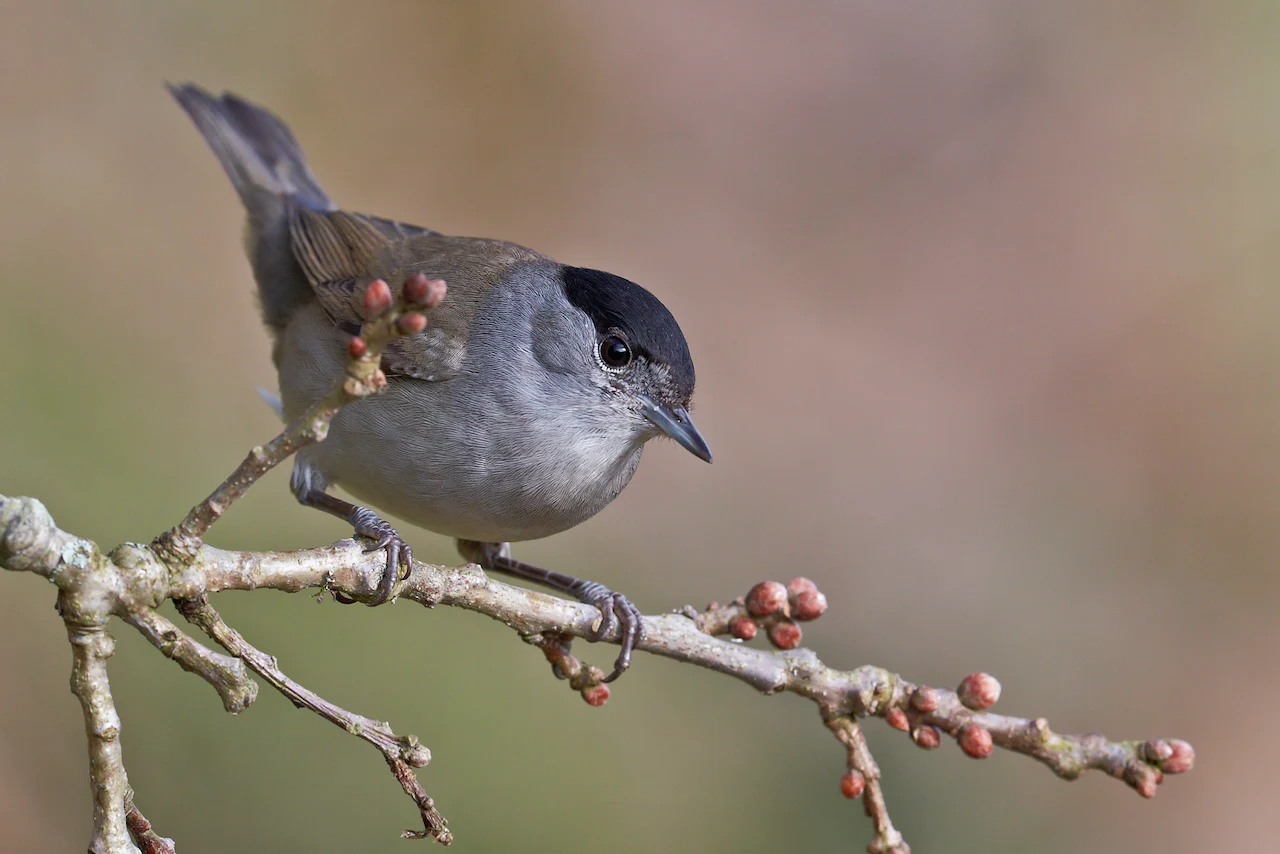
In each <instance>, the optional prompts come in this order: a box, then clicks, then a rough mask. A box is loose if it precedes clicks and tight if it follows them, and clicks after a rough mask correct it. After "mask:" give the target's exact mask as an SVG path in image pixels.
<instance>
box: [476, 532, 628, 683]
mask: <svg viewBox="0 0 1280 854" xmlns="http://www.w3.org/2000/svg"><path fill="white" fill-rule="evenodd" d="M458 552H459V553H460V554H461V555H462V556H463V557H464V558H466V559H467V560H470V561H474V562H475V563H478V564H480V566H481V567H482V568H484V569H487V570H490V571H493V572H502V573H506V574H507V575H513V576H515V577H516V578H521V579H524V580H525V581H533V582H536V583H538V584H541V585H543V586H544V587H550V588H551V589H552V590H557V591H559V592H561V593H565V594H568V595H570V596H573V597H574V598H576V599H577V600H578V601H579V602H585V603H586V604H588V605H594V606H595V607H596V608H599V609H600V623H599V625H598V626H597V627H595V628H593V629H592V630H591V633H590V634H589V635H587V640H589V641H591V642H592V643H595V642H596V641H599V640H602V639H604V638H606V637H608V636H609V635H610V634H612V633H613V630H614V628H615V627H618V628H620V631H621V635H622V639H621V644H622V651H621V652H620V653H619V654H618V660H617V661H615V662H614V664H613V672H612V673H610V674H609V675H608V676H607V677H605V680H604V681H606V682H612V681H613V680H615V679H617V678H618V677H619V676H621V675H622V673H623V671H625V670H626V669H627V668H628V667H630V666H631V653H632V651H633V650H634V649H635V647H636V644H637V643H639V641H640V638H641V637H642V634H643V627H642V625H641V615H640V609H639V608H637V607H636V606H635V605H634V604H633V603H632V602H631V600H630V599H628V598H627V597H626V596H624V595H623V594H621V593H618V592H616V591H613V590H610V589H609V588H608V587H605V586H604V585H603V584H599V583H597V582H595V581H584V580H583V579H581V578H574V577H573V576H571V575H564V574H563V573H559V572H554V571H552V570H549V569H543V568H541V567H538V566H533V565H532V564H528V563H525V562H524V561H519V560H516V559H515V558H513V557H511V544H510V543H478V542H475V541H474V540H458Z"/></svg>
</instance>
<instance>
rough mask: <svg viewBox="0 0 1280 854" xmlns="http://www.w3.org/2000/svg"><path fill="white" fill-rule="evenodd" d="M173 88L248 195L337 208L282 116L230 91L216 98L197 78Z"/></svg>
mask: <svg viewBox="0 0 1280 854" xmlns="http://www.w3.org/2000/svg"><path fill="white" fill-rule="evenodd" d="M168 88H169V92H170V93H171V94H172V95H173V97H174V98H175V99H177V101H178V103H179V104H181V105H182V108H183V109H184V110H186V111H187V115H189V116H191V119H192V121H194V122H195V123H196V127H197V128H199V129H200V133H201V134H202V135H203V136H204V138H205V141H206V142H208V143H209V147H210V148H212V149H213V153H214V154H215V155H216V156H217V158H218V162H219V163H221V164H222V168H223V169H225V170H226V172H227V175H228V177H230V178H231V183H233V184H234V185H235V187H236V190H238V191H239V192H240V195H241V196H242V197H243V196H245V195H246V194H254V193H262V192H267V193H271V194H273V195H277V196H288V197H291V198H292V199H294V200H295V201H297V202H298V203H299V204H300V205H302V206H303V207H306V208H310V209H312V210H334V209H335V208H334V204H333V202H332V201H330V199H329V196H328V195H327V194H326V193H325V191H324V190H323V189H322V188H321V187H320V184H319V182H318V181H316V178H315V176H314V175H312V174H311V168H310V167H309V166H307V161H306V158H305V157H303V154H302V149H301V147H299V145H298V141H297V140H296V139H294V137H293V134H292V133H291V132H290V131H289V128H288V127H286V126H285V124H284V122H282V121H280V119H278V118H276V117H275V116H274V115H272V114H271V113H270V112H268V111H267V110H265V109H263V108H262V107H259V106H257V105H256V104H251V103H249V102H248V101H245V100H244V99H242V98H239V97H237V96H235V95H233V94H231V93H230V92H228V93H226V94H224V95H222V96H221V97H215V96H213V95H211V94H209V93H208V92H206V91H205V90H204V89H201V88H200V87H199V86H196V85H194V84H192V83H184V84H182V85H173V84H169V86H168ZM247 202H248V200H246V203H247ZM251 212H252V209H251Z"/></svg>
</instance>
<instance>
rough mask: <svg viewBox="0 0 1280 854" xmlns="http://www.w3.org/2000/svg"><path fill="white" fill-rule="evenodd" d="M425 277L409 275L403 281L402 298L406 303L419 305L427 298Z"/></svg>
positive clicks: (417, 274)
mask: <svg viewBox="0 0 1280 854" xmlns="http://www.w3.org/2000/svg"><path fill="white" fill-rule="evenodd" d="M428 281H429V280H428V279H427V277H426V276H425V275H424V274H422V273H411V274H410V275H409V278H407V279H405V280H404V298H405V301H406V302H410V303H421V302H422V301H423V300H425V299H426V298H427V290H428V289H429V287H430V286H429V285H428V284H427V283H428Z"/></svg>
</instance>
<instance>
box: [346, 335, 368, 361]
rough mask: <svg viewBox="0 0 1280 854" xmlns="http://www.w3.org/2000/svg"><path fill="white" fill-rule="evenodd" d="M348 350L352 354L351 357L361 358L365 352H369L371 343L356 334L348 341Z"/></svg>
mask: <svg viewBox="0 0 1280 854" xmlns="http://www.w3.org/2000/svg"><path fill="white" fill-rule="evenodd" d="M347 352H348V353H350V354H351V358H353V359H359V358H360V357H361V356H363V355H364V354H365V353H367V352H369V345H368V344H367V343H366V342H365V340H364V339H363V338H361V337H360V336H358V335H357V336H356V337H355V338H352V339H351V340H350V341H348V342H347Z"/></svg>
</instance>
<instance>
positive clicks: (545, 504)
mask: <svg viewBox="0 0 1280 854" xmlns="http://www.w3.org/2000/svg"><path fill="white" fill-rule="evenodd" d="M642 444H643V443H642V442H641V441H640V440H639V439H637V438H635V437H632V436H630V435H629V434H625V433H619V432H616V431H610V430H600V429H590V428H587V427H585V426H584V422H583V420H582V419H581V417H580V413H578V412H575V411H573V410H569V411H566V410H562V409H558V408H555V407H546V406H519V405H513V404H511V403H510V402H508V403H506V404H504V403H503V402H502V401H495V400H493V399H492V396H491V395H486V394H485V393H484V391H483V390H478V389H475V388H470V389H469V388H467V384H466V383H464V382H458V381H451V382H445V383H435V384H432V383H417V382H413V383H401V384H397V383H393V384H392V386H391V387H390V388H388V390H387V392H386V393H384V394H382V395H379V396H377V397H374V398H371V399H368V400H365V401H360V402H358V403H355V404H352V405H350V406H348V407H346V408H345V409H344V410H343V411H342V412H341V413H340V414H339V415H338V417H337V418H336V419H335V420H334V422H333V424H332V426H331V428H330V431H329V438H328V439H326V441H325V442H324V443H322V444H321V445H319V446H316V451H317V454H316V463H317V464H318V465H319V467H320V469H321V470H322V471H323V472H324V473H325V474H326V475H327V476H329V477H330V478H331V479H332V480H335V481H337V482H338V483H339V484H340V485H341V486H342V487H343V488H344V489H346V490H347V491H349V492H351V493H352V494H353V495H354V496H356V497H357V498H359V499H361V500H362V501H365V502H367V503H369V504H371V505H373V506H374V507H376V508H378V509H381V510H384V511H386V512H389V513H391V514H394V515H396V516H399V517H401V518H403V519H406V520H408V521H410V522H412V523H414V524H416V525H420V526H422V527H424V528H427V529H428V530H432V531H436V532H438V533H441V534H445V535H447V536H451V537H458V538H462V539H468V540H477V541H480V542H508V541H520V540H532V539H538V538H541V537H546V536H550V535H551V534H556V533H559V532H560V531H564V530H567V529H569V528H572V527H574V526H575V525H578V524H579V523H581V522H583V521H585V520H587V519H589V518H591V517H592V516H594V515H595V514H596V513H598V512H600V511H601V510H603V509H604V508H605V507H606V506H607V505H608V504H609V502H611V501H613V499H614V498H616V497H617V496H618V494H619V493H620V492H621V491H622V490H623V488H624V487H625V486H626V485H627V483H628V482H629V481H630V480H631V476H632V474H634V473H635V470H636V466H637V465H639V463H640V455H641V450H642Z"/></svg>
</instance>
